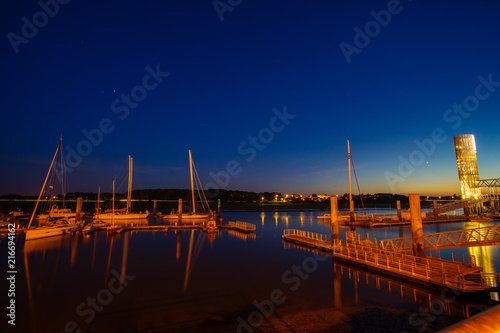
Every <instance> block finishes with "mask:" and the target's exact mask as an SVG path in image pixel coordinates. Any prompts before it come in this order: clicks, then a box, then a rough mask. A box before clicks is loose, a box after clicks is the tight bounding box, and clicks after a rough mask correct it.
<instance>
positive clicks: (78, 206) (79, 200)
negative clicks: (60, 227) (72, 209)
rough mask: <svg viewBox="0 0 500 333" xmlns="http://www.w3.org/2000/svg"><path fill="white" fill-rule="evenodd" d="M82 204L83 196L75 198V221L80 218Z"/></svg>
mask: <svg viewBox="0 0 500 333" xmlns="http://www.w3.org/2000/svg"><path fill="white" fill-rule="evenodd" d="M82 205H83V198H76V216H75V219H76V220H77V221H79V220H80V218H81V215H82Z"/></svg>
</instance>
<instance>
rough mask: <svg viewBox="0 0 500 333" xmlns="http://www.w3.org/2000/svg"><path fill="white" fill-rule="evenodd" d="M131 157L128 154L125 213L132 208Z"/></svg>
mask: <svg viewBox="0 0 500 333" xmlns="http://www.w3.org/2000/svg"><path fill="white" fill-rule="evenodd" d="M132 161H133V159H132V157H130V155H128V189H127V213H130V211H131V209H132V168H133V162H132Z"/></svg>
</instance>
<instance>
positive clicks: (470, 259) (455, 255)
mask: <svg viewBox="0 0 500 333" xmlns="http://www.w3.org/2000/svg"><path fill="white" fill-rule="evenodd" d="M451 261H453V262H460V263H462V264H466V265H470V266H476V256H475V255H473V254H465V253H461V252H454V251H452V252H451Z"/></svg>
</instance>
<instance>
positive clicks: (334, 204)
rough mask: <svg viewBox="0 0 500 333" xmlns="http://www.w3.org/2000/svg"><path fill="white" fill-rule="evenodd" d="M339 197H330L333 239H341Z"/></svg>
mask: <svg viewBox="0 0 500 333" xmlns="http://www.w3.org/2000/svg"><path fill="white" fill-rule="evenodd" d="M337 199H338V198H337V197H336V196H333V197H330V207H331V212H330V218H331V224H332V241H333V240H334V239H339V209H338V201H337Z"/></svg>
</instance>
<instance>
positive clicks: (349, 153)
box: [347, 140, 354, 221]
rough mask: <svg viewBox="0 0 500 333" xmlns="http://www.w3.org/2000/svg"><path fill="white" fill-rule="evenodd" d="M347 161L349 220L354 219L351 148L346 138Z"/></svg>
mask: <svg viewBox="0 0 500 333" xmlns="http://www.w3.org/2000/svg"><path fill="white" fill-rule="evenodd" d="M347 163H348V164H349V165H348V168H349V215H350V216H351V221H352V220H354V203H353V201H352V189H351V148H350V147H349V140H347Z"/></svg>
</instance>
